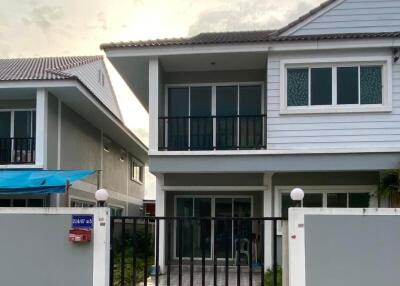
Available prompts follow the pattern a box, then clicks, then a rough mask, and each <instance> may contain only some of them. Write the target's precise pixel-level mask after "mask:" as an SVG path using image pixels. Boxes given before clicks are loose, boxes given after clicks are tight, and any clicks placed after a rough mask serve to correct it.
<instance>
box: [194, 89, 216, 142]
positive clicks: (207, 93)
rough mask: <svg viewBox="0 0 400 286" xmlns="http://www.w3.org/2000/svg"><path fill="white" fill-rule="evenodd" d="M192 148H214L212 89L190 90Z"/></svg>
mask: <svg viewBox="0 0 400 286" xmlns="http://www.w3.org/2000/svg"><path fill="white" fill-rule="evenodd" d="M190 117H191V119H190V148H191V149H198V150H210V149H212V147H213V120H212V118H211V87H210V86H201V87H191V88H190Z"/></svg>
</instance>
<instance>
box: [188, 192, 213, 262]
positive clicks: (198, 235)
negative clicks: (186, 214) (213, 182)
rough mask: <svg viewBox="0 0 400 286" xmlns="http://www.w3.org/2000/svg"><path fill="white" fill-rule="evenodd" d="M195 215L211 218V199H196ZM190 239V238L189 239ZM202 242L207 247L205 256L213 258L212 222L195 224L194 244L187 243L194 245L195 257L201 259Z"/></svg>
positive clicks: (204, 221) (205, 221)
mask: <svg viewBox="0 0 400 286" xmlns="http://www.w3.org/2000/svg"><path fill="white" fill-rule="evenodd" d="M194 215H195V216H197V217H210V216H211V199H210V198H195V199H194ZM189 238H190V237H189ZM202 242H203V243H204V247H205V256H206V257H210V256H211V221H210V220H203V221H199V222H198V223H194V224H193V242H191V241H190V240H187V241H186V242H185V243H187V244H188V245H193V248H194V249H193V255H194V257H201V255H202Z"/></svg>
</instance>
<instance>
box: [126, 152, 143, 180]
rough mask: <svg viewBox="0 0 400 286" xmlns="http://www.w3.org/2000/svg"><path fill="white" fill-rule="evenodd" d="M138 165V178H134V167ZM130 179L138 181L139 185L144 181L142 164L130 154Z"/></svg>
mask: <svg viewBox="0 0 400 286" xmlns="http://www.w3.org/2000/svg"><path fill="white" fill-rule="evenodd" d="M134 165H135V166H138V167H139V168H140V169H141V170H139V179H136V178H135V177H134V171H133V170H134V167H135V166H134ZM129 177H130V179H131V181H133V182H135V183H138V184H140V185H142V184H143V181H144V164H143V163H142V162H140V161H139V160H138V159H136V158H135V157H133V156H131V161H130V176H129Z"/></svg>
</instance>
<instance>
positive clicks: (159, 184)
mask: <svg viewBox="0 0 400 286" xmlns="http://www.w3.org/2000/svg"><path fill="white" fill-rule="evenodd" d="M163 187H164V174H157V175H156V217H165V191H164V190H163ZM159 231H160V233H159V248H158V249H159V260H158V261H159V265H160V271H161V273H164V270H165V221H164V220H160V226H159ZM154 253H155V251H154Z"/></svg>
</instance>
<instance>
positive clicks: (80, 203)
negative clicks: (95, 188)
mask: <svg viewBox="0 0 400 286" xmlns="http://www.w3.org/2000/svg"><path fill="white" fill-rule="evenodd" d="M70 206H71V207H72V208H93V207H95V206H96V203H95V202H92V201H87V200H83V199H75V198H71V203H70Z"/></svg>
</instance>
